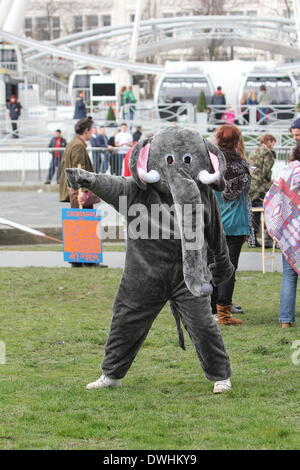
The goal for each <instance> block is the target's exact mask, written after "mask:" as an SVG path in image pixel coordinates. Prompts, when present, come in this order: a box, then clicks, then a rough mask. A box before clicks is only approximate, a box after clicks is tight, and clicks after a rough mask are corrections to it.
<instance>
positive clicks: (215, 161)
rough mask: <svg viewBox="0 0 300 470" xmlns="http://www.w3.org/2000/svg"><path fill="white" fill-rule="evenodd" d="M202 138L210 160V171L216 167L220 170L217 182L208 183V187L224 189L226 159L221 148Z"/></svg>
mask: <svg viewBox="0 0 300 470" xmlns="http://www.w3.org/2000/svg"><path fill="white" fill-rule="evenodd" d="M203 140H204V143H205V147H206V150H207V153H208V157H209V160H210V165H211V170H212V172H214V171H216V170H217V169H218V170H219V172H220V179H219V180H218V181H217V182H215V183H212V184H210V187H211V188H212V189H215V190H216V191H223V190H224V189H225V179H224V174H225V171H226V159H225V157H224V155H223V153H222V152H221V150H220V149H219V148H218V147H217V146H216V145H214V144H212V143H211V142H209V141H207V140H206V139H203Z"/></svg>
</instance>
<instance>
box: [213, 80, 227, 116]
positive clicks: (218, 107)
mask: <svg viewBox="0 0 300 470" xmlns="http://www.w3.org/2000/svg"><path fill="white" fill-rule="evenodd" d="M211 104H212V105H213V106H214V108H213V112H214V116H215V119H216V120H217V121H219V120H220V119H222V114H223V113H224V112H225V105H226V99H225V95H224V93H223V92H222V87H220V86H218V88H217V90H216V91H215V93H214V95H213V97H212V100H211Z"/></svg>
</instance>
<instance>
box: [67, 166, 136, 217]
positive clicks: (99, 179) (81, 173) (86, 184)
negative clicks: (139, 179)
mask: <svg viewBox="0 0 300 470" xmlns="http://www.w3.org/2000/svg"><path fill="white" fill-rule="evenodd" d="M65 174H66V178H67V185H68V186H69V187H70V188H73V189H75V190H76V189H78V188H80V187H83V188H86V189H89V190H90V191H92V192H93V193H94V194H96V196H98V197H100V199H102V200H103V201H105V202H107V203H108V204H110V205H111V206H113V207H114V208H115V209H116V210H117V211H118V212H121V213H122V214H124V215H127V211H126V207H128V206H129V205H130V204H131V202H132V200H133V198H134V196H135V194H136V192H137V191H138V186H137V185H136V183H135V182H134V180H133V178H124V177H123V176H114V175H105V174H101V173H100V174H98V173H91V172H89V171H85V170H83V169H79V168H66V170H65ZM124 212H125V213H124Z"/></svg>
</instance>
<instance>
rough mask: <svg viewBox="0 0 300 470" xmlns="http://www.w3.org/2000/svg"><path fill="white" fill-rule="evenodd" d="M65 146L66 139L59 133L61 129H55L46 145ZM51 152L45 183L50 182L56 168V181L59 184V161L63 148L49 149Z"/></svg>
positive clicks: (52, 146)
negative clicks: (53, 134)
mask: <svg viewBox="0 0 300 470" xmlns="http://www.w3.org/2000/svg"><path fill="white" fill-rule="evenodd" d="M66 146H67V141H66V139H64V138H63V137H62V135H61V130H60V129H57V130H56V131H55V136H54V137H52V139H51V140H50V142H49V145H48V147H49V148H53V149H55V148H56V149H62V148H65V147H66ZM50 153H51V154H52V158H51V161H50V166H49V171H48V176H47V180H46V181H45V184H50V183H51V180H52V178H53V176H54V173H55V170H56V182H57V184H59V180H60V162H61V156H62V154H63V150H51V152H50Z"/></svg>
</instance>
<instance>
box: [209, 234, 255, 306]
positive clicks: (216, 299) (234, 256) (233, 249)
mask: <svg viewBox="0 0 300 470" xmlns="http://www.w3.org/2000/svg"><path fill="white" fill-rule="evenodd" d="M245 238H246V237H245V235H228V236H226V242H227V246H228V250H229V257H230V261H231V262H232V264H233V266H234V267H235V271H236V270H237V267H238V264H239V258H240V253H241V249H242V246H243V243H244V241H245ZM235 271H234V273H233V275H232V276H231V278H230V279H228V281H226V282H223V283H222V284H221V285H220V286H218V287H214V289H213V293H212V295H211V306H212V311H213V313H214V314H215V313H216V311H217V308H216V304H218V305H222V306H225V305H231V304H232V296H233V291H234V284H235Z"/></svg>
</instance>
